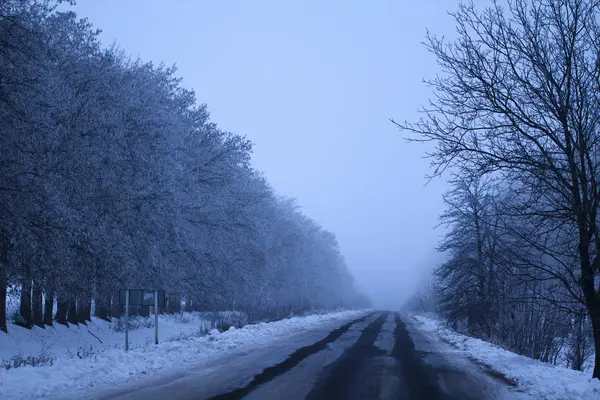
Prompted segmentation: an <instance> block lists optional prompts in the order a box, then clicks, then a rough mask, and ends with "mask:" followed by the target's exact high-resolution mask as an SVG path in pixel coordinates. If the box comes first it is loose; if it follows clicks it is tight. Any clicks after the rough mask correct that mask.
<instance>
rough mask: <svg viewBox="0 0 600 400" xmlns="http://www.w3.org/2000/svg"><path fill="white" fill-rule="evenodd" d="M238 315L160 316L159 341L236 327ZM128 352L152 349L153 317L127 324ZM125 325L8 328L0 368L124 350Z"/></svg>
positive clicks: (0, 343)
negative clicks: (223, 326) (218, 324)
mask: <svg viewBox="0 0 600 400" xmlns="http://www.w3.org/2000/svg"><path fill="white" fill-rule="evenodd" d="M244 319H245V318H244V316H243V314H241V313H235V314H234V313H231V312H223V313H197V312H193V313H182V314H161V315H159V321H158V326H159V332H158V334H159V341H160V342H172V341H174V340H180V339H184V338H187V337H191V336H201V335H203V334H206V333H207V332H208V331H209V330H210V329H211V328H214V327H215V323H216V322H218V321H221V322H228V323H230V324H232V325H233V324H235V323H237V322H241V324H240V325H243V322H244V321H243V320H244ZM130 327H131V328H132V329H131V330H130V331H129V346H130V349H137V348H148V347H149V346H154V316H151V317H149V318H143V317H136V318H132V320H131V322H130ZM123 328H124V324H123V323H121V324H119V320H118V319H114V320H113V322H107V321H104V320H101V319H98V318H92V322H88V325H87V326H86V325H83V324H80V325H70V326H69V327H66V326H64V325H60V324H55V325H54V327H46V328H45V329H42V328H39V327H37V326H36V327H34V328H33V329H24V328H22V327H20V326H17V325H11V326H9V331H8V335H7V334H5V333H3V332H0V366H3V367H4V368H6V366H7V365H9V364H14V362H16V361H18V359H24V358H27V357H36V358H39V359H40V360H47V361H48V362H52V360H54V362H60V360H63V359H71V358H77V359H79V358H87V357H90V356H91V355H93V354H94V353H98V352H102V351H105V350H109V349H123V348H124V347H125V332H124V330H123Z"/></svg>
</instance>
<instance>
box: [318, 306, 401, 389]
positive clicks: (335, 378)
mask: <svg viewBox="0 0 600 400" xmlns="http://www.w3.org/2000/svg"><path fill="white" fill-rule="evenodd" d="M388 314H389V312H383V313H381V315H380V316H379V317H378V318H377V319H376V320H375V321H373V322H371V323H370V324H369V325H368V326H367V327H366V328H365V329H364V330H363V332H362V334H361V335H360V337H359V338H358V340H357V341H356V343H354V344H353V345H352V346H351V347H350V348H348V349H347V350H346V351H345V352H344V354H342V356H341V357H340V358H339V359H338V360H337V361H335V362H334V363H333V364H331V365H329V366H327V367H326V368H325V370H324V371H323V373H322V374H321V377H320V378H319V380H318V381H317V384H316V385H315V387H314V388H313V390H312V391H311V392H310V393H309V395H308V396H307V399H309V400H321V399H327V400H330V399H353V398H360V395H359V394H358V393H357V392H355V390H356V385H355V384H356V383H359V384H360V382H357V379H356V378H357V377H358V376H359V374H360V371H361V368H362V367H363V363H364V362H365V360H368V359H370V358H371V357H376V356H377V355H379V354H381V353H385V352H384V351H382V350H380V349H378V348H376V347H375V339H377V335H379V332H380V331H381V328H382V326H383V324H384V322H385V320H386V318H387V316H388ZM357 396H358V397H357Z"/></svg>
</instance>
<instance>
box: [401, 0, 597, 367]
mask: <svg viewBox="0 0 600 400" xmlns="http://www.w3.org/2000/svg"><path fill="white" fill-rule="evenodd" d="M599 8H600V2H598V1H595V0H509V2H508V7H507V8H506V9H505V8H503V7H501V6H500V5H499V4H498V3H497V2H495V1H494V5H493V6H492V7H491V8H489V9H486V10H484V11H479V10H477V9H476V8H475V6H474V5H473V3H469V4H463V5H461V6H460V8H459V10H458V11H457V12H456V13H454V14H453V16H454V18H455V20H456V23H457V32H458V38H457V39H456V40H455V41H454V42H451V43H446V41H445V40H444V39H440V38H436V37H435V36H431V35H428V38H427V47H428V49H429V50H430V51H431V52H432V53H433V54H435V55H436V57H437V60H438V63H439V64H440V66H441V67H442V69H443V75H441V76H439V77H437V78H435V79H433V80H430V81H428V82H427V83H428V84H429V85H431V86H432V87H433V89H434V90H435V98H434V100H433V101H432V102H431V104H430V105H429V107H427V108H426V109H424V110H423V111H424V117H423V118H422V119H421V120H420V121H418V122H416V123H410V122H404V123H397V125H398V126H399V127H400V128H401V129H403V130H407V131H410V132H413V133H414V134H415V136H414V137H413V138H412V139H414V140H417V141H433V142H435V143H436V144H437V146H436V148H435V150H434V151H433V152H432V153H431V154H430V156H431V157H432V163H433V168H434V174H440V173H442V172H443V171H444V170H445V169H446V168H448V167H453V168H457V169H458V170H461V169H469V170H471V171H477V173H479V174H488V173H495V174H496V175H497V176H500V177H501V178H502V179H505V180H507V181H512V182H516V183H517V184H518V185H520V186H521V187H522V188H524V189H526V192H527V193H528V194H529V196H528V198H526V199H522V200H523V203H522V204H521V206H522V207H521V210H522V214H521V218H523V219H525V218H529V217H531V218H536V217H537V218H539V217H543V219H544V220H547V221H553V223H554V224H555V225H561V224H563V223H572V224H573V226H575V227H576V238H577V240H576V245H575V248H576V249H575V250H576V251H575V254H576V257H577V265H578V270H577V273H576V286H575V289H576V291H573V290H572V289H573V288H569V289H571V293H572V294H573V295H574V298H575V299H578V300H580V301H581V302H582V303H583V304H584V305H585V308H586V310H587V312H588V314H589V317H590V320H591V324H592V327H593V333H594V343H595V350H596V356H595V357H596V358H595V367H594V371H593V376H594V377H596V378H600V288H599V287H598V283H599V280H600V279H599V276H600V230H599V228H598V215H597V213H598V207H599V205H600V188H599V187H598V178H599V177H600V168H599V167H600V165H599V155H600V148H599V145H600V142H599V139H600V125H599V122H600V87H599V85H600V80H599V77H600V61H599V60H600V47H599V46H598V43H600V29H599V27H598V16H599ZM537 266H538V267H540V268H544V263H543V262H541V263H537ZM577 291H579V293H580V294H581V296H579V294H578V293H577Z"/></svg>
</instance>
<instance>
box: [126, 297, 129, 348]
mask: <svg viewBox="0 0 600 400" xmlns="http://www.w3.org/2000/svg"><path fill="white" fill-rule="evenodd" d="M125 351H129V289H127V290H126V291H125Z"/></svg>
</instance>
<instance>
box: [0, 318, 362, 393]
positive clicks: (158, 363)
mask: <svg viewBox="0 0 600 400" xmlns="http://www.w3.org/2000/svg"><path fill="white" fill-rule="evenodd" d="M364 313H365V311H342V312H337V313H331V314H324V315H311V316H305V317H294V318H289V319H284V320H281V321H277V322H271V323H259V324H254V325H246V326H244V327H243V328H241V329H235V328H233V327H232V328H230V329H229V330H228V331H226V332H223V333H220V332H219V331H218V330H216V329H213V330H211V331H210V333H209V334H208V335H205V336H201V337H198V336H191V337H189V338H182V339H183V340H174V341H170V342H164V343H161V344H159V345H158V346H155V345H154V344H145V345H140V346H138V347H137V348H133V347H132V350H130V351H129V352H128V353H125V352H124V351H123V349H122V344H121V348H109V349H106V350H104V351H102V352H97V353H94V354H91V355H89V356H88V357H87V358H84V359H79V358H72V359H64V358H63V359H57V360H56V361H55V362H54V365H52V366H41V367H29V366H28V367H21V368H16V369H9V370H1V371H0V398H1V399H3V400H8V399H32V398H57V397H58V398H61V395H62V396H63V397H64V395H65V394H67V393H69V395H73V393H77V392H83V391H86V390H89V389H91V388H94V387H98V386H103V385H104V386H108V385H117V384H122V383H124V382H125V381H127V380H128V379H130V378H136V379H139V378H140V377H143V376H144V375H147V374H152V375H153V376H159V375H160V376H164V375H168V374H172V373H176V372H178V371H184V370H187V369H189V368H192V367H195V368H199V366H201V365H202V364H203V363H205V362H206V361H208V360H212V359H215V358H218V357H221V356H225V355H228V354H229V353H231V352H233V351H240V350H244V349H251V348H252V347H254V346H258V345H262V344H266V343H269V342H271V341H273V340H276V339H277V338H278V337H281V336H284V335H286V334H289V333H291V332H299V331H302V330H304V329H311V328H314V327H318V326H320V325H322V324H323V323H325V322H332V321H343V320H347V319H350V318H354V317H357V316H359V315H363V314H364ZM96 322H98V321H95V323H94V324H96ZM159 324H160V322H159ZM163 325H166V324H163ZM191 325H192V326H196V327H197V325H196V324H191ZM165 328H166V327H165ZM59 329H60V328H59ZM65 329H71V328H65ZM79 329H82V328H79ZM83 329H86V328H85V327H84V328H83ZM134 332H135V331H134ZM152 332H153V329H152ZM171 332H172V333H174V331H173V330H171ZM86 334H87V333H86ZM87 335H88V336H90V337H91V335H89V334H87ZM5 336H6V335H5ZM82 336H85V335H82ZM111 336H116V338H114V339H115V340H116V342H118V343H121V342H123V341H124V338H123V337H124V335H123V334H122V333H119V334H115V333H114V332H113V334H112V335H111ZM141 336H142V337H143V335H141ZM184 336H185V335H184ZM92 339H94V338H93V337H92ZM94 340H96V339H94ZM139 340H141V339H140V338H137V339H134V338H132V343H133V342H135V341H139ZM65 341H68V338H67V339H65ZM152 343H153V342H152ZM3 344H4V343H0V347H2V346H3Z"/></svg>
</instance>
